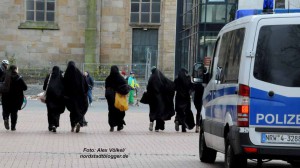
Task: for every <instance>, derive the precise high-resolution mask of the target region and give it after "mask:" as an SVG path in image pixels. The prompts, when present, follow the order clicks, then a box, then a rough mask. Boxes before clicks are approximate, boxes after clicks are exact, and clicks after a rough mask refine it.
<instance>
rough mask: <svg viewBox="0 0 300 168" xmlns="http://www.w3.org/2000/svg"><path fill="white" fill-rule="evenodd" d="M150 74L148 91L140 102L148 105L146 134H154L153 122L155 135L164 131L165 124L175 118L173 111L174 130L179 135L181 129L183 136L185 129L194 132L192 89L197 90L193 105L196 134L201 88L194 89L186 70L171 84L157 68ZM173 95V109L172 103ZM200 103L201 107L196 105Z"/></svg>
mask: <svg viewBox="0 0 300 168" xmlns="http://www.w3.org/2000/svg"><path fill="white" fill-rule="evenodd" d="M151 72H152V74H151V76H150V78H149V81H148V85H147V91H146V92H145V93H144V95H143V97H142V99H141V102H142V103H145V104H149V108H150V114H149V118H150V124H149V130H150V131H153V127H154V122H155V121H156V124H155V131H156V132H158V131H159V130H164V128H165V126H164V125H165V121H166V120H170V119H171V117H172V116H174V115H175V111H176V116H175V130H176V131H179V126H181V127H182V132H186V129H189V130H191V129H193V128H194V127H195V121H194V115H193V112H192V110H191V91H192V90H193V88H196V89H195V99H194V100H195V102H194V103H195V106H196V109H197V116H196V132H199V121H198V120H199V119H200V112H201V106H202V94H203V87H200V86H196V87H195V85H194V84H193V83H192V82H191V76H190V75H188V71H187V70H186V69H181V70H180V71H179V73H178V76H177V78H176V79H175V81H174V82H172V81H171V80H169V79H168V78H166V77H165V76H164V75H163V73H162V72H161V71H159V70H158V69H157V68H156V67H153V68H152V70H151ZM201 86H202V85H201ZM175 92H176V96H175V109H174V103H173V99H174V95H175ZM196 99H197V100H196ZM198 99H199V100H198ZM199 101H200V102H201V103H199ZM198 103H199V104H198ZM196 104H197V105H196Z"/></svg>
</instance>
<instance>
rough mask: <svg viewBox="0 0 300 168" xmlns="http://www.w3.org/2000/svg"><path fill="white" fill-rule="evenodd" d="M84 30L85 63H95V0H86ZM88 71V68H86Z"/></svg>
mask: <svg viewBox="0 0 300 168" xmlns="http://www.w3.org/2000/svg"><path fill="white" fill-rule="evenodd" d="M86 23H87V24H86V28H85V63H96V49H97V47H96V45H97V38H98V36H97V0H87V21H86ZM86 68H87V69H90V67H86Z"/></svg>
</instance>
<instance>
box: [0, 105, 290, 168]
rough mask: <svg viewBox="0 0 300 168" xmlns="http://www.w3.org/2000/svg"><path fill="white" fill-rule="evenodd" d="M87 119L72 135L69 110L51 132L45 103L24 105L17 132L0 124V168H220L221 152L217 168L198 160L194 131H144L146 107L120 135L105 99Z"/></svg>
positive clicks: (282, 165)
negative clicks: (111, 122)
mask: <svg viewBox="0 0 300 168" xmlns="http://www.w3.org/2000/svg"><path fill="white" fill-rule="evenodd" d="M86 119H87V121H88V127H84V128H82V129H81V131H80V133H72V132H71V131H70V130H71V127H70V122H69V112H68V111H65V113H63V114H62V115H61V120H60V127H59V128H58V129H57V133H52V132H49V131H48V125H47V112H46V107H45V105H44V104H42V103H40V102H39V101H34V100H30V101H28V105H27V107H26V108H25V109H24V110H22V111H20V112H19V118H18V123H17V127H16V128H17V131H14V132H12V131H7V130H5V128H4V126H3V121H2V120H1V125H0V168H9V167H12V168H15V167H16V168H17V167H20V168H23V167H26V168H27V167H32V168H37V167H43V168H48V167H51V168H52V167H53V168H57V167H73V168H77V167H80V168H85V167H86V168H87V167H103V168H118V167H129V168H140V167H149V168H174V167H175V168H202V167H203V168H222V167H224V166H223V164H224V162H223V161H224V155H222V154H218V156H217V160H216V163H215V164H204V163H201V162H200V161H199V156H198V136H199V135H198V134H196V133H194V130H193V131H188V132H187V133H181V132H175V130H174V123H173V121H168V122H166V130H165V131H162V132H150V131H148V126H149V121H148V106H145V105H141V106H140V107H131V108H130V110H129V111H127V112H126V117H125V120H126V124H127V125H126V126H125V128H124V130H122V131H120V132H117V131H115V132H109V125H108V123H107V120H108V115H107V106H106V102H105V101H100V102H95V103H94V104H93V106H92V107H91V108H90V109H89V111H88V113H87V114H86ZM100 157H101V158H100ZM111 157H122V158H115V159H114V158H111ZM248 167H255V164H254V163H253V164H250V165H249V166H248ZM264 167H279V168H288V167H290V165H289V164H286V162H279V161H276V162H271V163H268V164H265V165H264Z"/></svg>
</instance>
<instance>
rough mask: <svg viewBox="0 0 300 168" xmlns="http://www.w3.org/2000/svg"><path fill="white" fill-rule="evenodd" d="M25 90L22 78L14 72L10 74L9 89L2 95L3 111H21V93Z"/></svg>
mask: <svg viewBox="0 0 300 168" xmlns="http://www.w3.org/2000/svg"><path fill="white" fill-rule="evenodd" d="M25 90H27V85H26V83H25V82H24V80H23V78H22V77H21V76H20V75H18V74H17V73H16V72H12V74H11V81H10V89H9V91H8V92H7V93H3V94H2V106H3V111H7V112H12V111H18V110H20V109H21V107H22V104H23V101H24V93H23V91H25Z"/></svg>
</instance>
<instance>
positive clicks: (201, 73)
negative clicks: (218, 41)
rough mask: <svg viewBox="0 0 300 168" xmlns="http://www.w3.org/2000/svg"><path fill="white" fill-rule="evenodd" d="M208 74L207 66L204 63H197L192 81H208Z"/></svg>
mask: <svg viewBox="0 0 300 168" xmlns="http://www.w3.org/2000/svg"><path fill="white" fill-rule="evenodd" d="M206 75H207V68H206V67H205V66H204V64H203V63H195V64H194V66H193V73H192V83H207V81H206V80H205V76H206Z"/></svg>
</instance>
